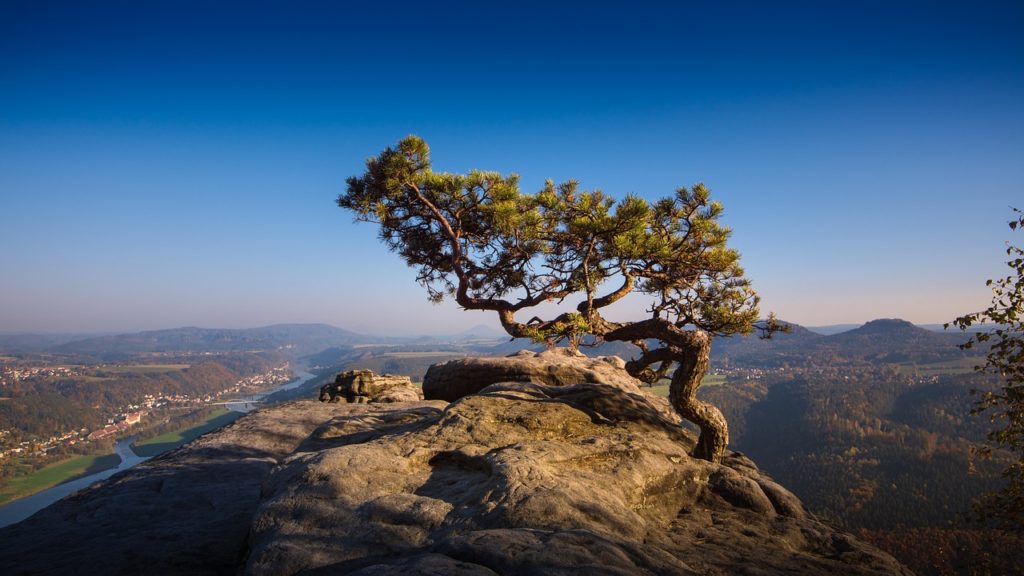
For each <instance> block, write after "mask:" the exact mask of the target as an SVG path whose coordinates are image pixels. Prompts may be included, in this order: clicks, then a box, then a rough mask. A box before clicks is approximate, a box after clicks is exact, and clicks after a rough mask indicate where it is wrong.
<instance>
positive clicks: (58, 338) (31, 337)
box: [0, 333, 97, 353]
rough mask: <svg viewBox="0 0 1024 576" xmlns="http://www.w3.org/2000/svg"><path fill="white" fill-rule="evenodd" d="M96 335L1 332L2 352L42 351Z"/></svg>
mask: <svg viewBox="0 0 1024 576" xmlns="http://www.w3.org/2000/svg"><path fill="white" fill-rule="evenodd" d="M96 336H97V335H96V334H27V333H16V334H0V352H9V353H24V352H42V351H44V350H46V349H48V348H53V347H54V346H60V345H61V344H67V343H68V342H74V341H75V340H85V339H87V338H95V337H96Z"/></svg>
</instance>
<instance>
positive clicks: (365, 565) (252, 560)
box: [0, 382, 909, 575]
mask: <svg viewBox="0 0 1024 576" xmlns="http://www.w3.org/2000/svg"><path fill="white" fill-rule="evenodd" d="M660 401H661V399H656V398H654V397H651V396H648V395H647V394H645V393H644V392H643V391H641V390H639V389H637V390H629V389H627V387H622V386H613V385H607V384H593V383H582V384H570V385H551V384H542V383H535V382H504V383H497V384H493V385H491V386H488V387H486V388H484V389H482V390H480V391H479V392H477V393H476V394H471V395H467V396H465V397H462V398H461V399H459V400H457V401H455V402H452V403H450V404H449V403H447V402H443V401H425V402H411V403H397V404H345V403H337V404H330V403H320V402H316V401H301V402H295V403H292V404H288V405H283V406H278V407H273V408H269V409H265V410H262V411H258V412H255V413H252V414H250V415H248V416H246V417H245V418H242V419H240V420H239V421H237V422H236V423H235V424H234V425H232V426H229V427H228V428H226V429H224V430H222V431H219V432H217V433H214V434H211V435H208V436H206V437H203V438H201V439H199V440H198V441H197V442H194V443H193V444H190V445H188V446H186V447H184V448H182V449H180V450H178V451H176V452H174V453H171V454H169V455H167V456H166V457H163V458H160V459H158V460H157V461H154V462H149V463H146V464H144V465H142V466H140V467H139V468H137V469H135V470H132V471H129V472H128V473H126V474H123V475H121V476H119V477H115V478H114V479H112V480H111V481H108V482H107V483H105V485H103V486H100V487H96V488H93V489H91V490H89V491H88V492H87V493H85V494H82V495H79V496H78V497H75V498H74V499H72V500H69V501H65V502H62V503H59V504H58V505H56V506H55V507H54V508H51V509H50V510H48V511H44V512H43V513H41V514H39V515H37V516H35V517H33V518H32V519H30V520H29V521H27V522H25V523H22V524H20V525H15V526H13V527H11V528H8V529H6V530H4V531H0V572H3V573H4V574H8V573H11V574H16V573H19V572H33V571H35V572H39V571H42V572H46V571H50V572H53V573H59V572H61V570H66V569H68V568H69V567H72V566H74V565H75V563H76V562H82V561H89V559H90V558H91V557H96V558H97V560H96V561H97V562H102V564H99V566H100V569H101V571H103V572H107V573H117V572H132V571H144V572H146V573H172V572H175V573H198V574H214V573H219V574H226V573H237V572H239V571H241V572H243V573H248V574H259V575H263V574H266V575H270V574H273V575H277V574H361V575H370V574H374V575H378V574H396V575H397V574H659V575H660V574H720V575H726V574H730V575H731V574H815V575H818V574H828V573H833V574H879V575H881V574H886V575H888V574H909V572H907V571H906V570H905V569H904V568H903V567H901V566H900V565H899V564H897V563H896V562H895V561H894V560H893V559H892V558H891V557H889V556H887V555H885V554H884V553H881V552H879V551H878V550H875V549H873V548H871V547H869V546H867V545H865V544H863V543H861V542H859V541H857V540H856V539H854V538H852V537H851V536H849V535H846V534H841V533H838V532H836V531H835V530H834V529H832V528H830V527H828V526H826V525H824V524H822V523H821V522H819V521H817V520H816V519H814V518H813V517H811V516H810V515H808V514H807V513H806V512H805V510H804V508H803V506H802V505H801V503H800V502H799V500H798V499H797V498H796V497H795V496H793V495H792V494H791V493H789V492H788V491H787V490H786V489H785V488H783V487H781V486H779V485H778V484H776V483H775V482H773V481H772V480H771V479H770V478H768V477H767V476H765V475H764V474H762V473H761V472H759V471H758V469H757V467H756V466H755V465H754V464H753V463H752V462H751V461H750V460H748V459H747V458H745V457H743V456H742V455H738V454H732V455H730V456H729V457H727V458H726V459H725V461H724V463H723V464H712V463H710V462H706V461H703V460H696V459H692V458H690V457H689V456H688V454H687V453H688V451H689V450H690V449H691V448H692V446H693V443H694V438H693V436H692V435H691V434H689V433H688V432H686V431H685V430H683V429H682V428H681V427H680V426H679V423H678V422H677V421H675V420H674V419H673V418H671V417H670V416H667V415H666V414H665V413H664V409H663V408H664V407H663V405H662V404H660ZM231 469H235V470H237V473H236V474H235V475H234V476H233V477H231V478H230V485H231V486H233V488H231V489H229V487H228V482H220V480H219V478H220V476H223V473H224V471H225V470H231ZM218 482H220V483H218ZM172 506H173V507H174V509H171V508H172ZM139 507H145V508H146V510H147V513H146V515H145V516H144V517H143V516H140V515H136V514H133V513H132V510H133V509H137V508H139ZM114 518H118V519H120V523H121V526H120V530H119V531H118V532H117V534H116V535H115V537H112V538H111V537H107V538H106V539H104V540H102V542H103V544H102V545H100V537H101V535H102V531H103V530H106V529H110V528H111V527H112V526H113V524H114V521H113V519H114ZM229 519H230V520H229ZM94 532H96V533H98V534H96V535H93V533H94ZM172 534H174V535H176V537H175V538H171V537H170V536H171V535H172ZM88 538H92V543H93V545H94V546H95V548H96V549H95V550H90V547H89V546H88V545H80V544H79V541H80V540H83V539H84V540H88ZM19 547H20V548H19ZM19 558H24V559H26V560H27V561H28V562H27V564H21V563H19V562H17V561H16V560H17V559H19Z"/></svg>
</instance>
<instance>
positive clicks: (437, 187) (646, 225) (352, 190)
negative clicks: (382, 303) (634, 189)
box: [338, 136, 779, 460]
mask: <svg viewBox="0 0 1024 576" xmlns="http://www.w3.org/2000/svg"><path fill="white" fill-rule="evenodd" d="M347 183H348V187H347V190H346V193H345V194H342V195H340V196H339V197H338V205H339V206H340V207H342V208H346V209H349V210H352V211H353V212H354V213H355V218H356V220H359V221H366V222H374V223H377V224H379V226H380V232H379V233H380V238H381V240H382V241H383V242H384V243H385V244H386V245H387V246H388V247H389V248H390V249H391V250H393V251H395V252H397V253H398V254H400V255H401V256H402V258H403V259H404V260H405V261H406V263H407V264H408V265H409V266H411V267H413V268H415V269H416V270H417V280H418V281H419V283H420V284H422V285H423V286H424V287H425V288H426V289H427V292H428V295H429V297H430V299H431V300H432V301H435V302H438V301H441V300H442V299H444V298H445V297H446V296H450V297H453V298H454V299H455V301H456V302H457V303H458V304H459V305H460V306H461V307H462V308H464V309H467V310H493V311H494V312H496V313H497V314H498V317H499V319H500V321H501V324H502V327H503V328H504V329H505V331H506V332H508V333H509V334H510V335H511V336H513V337H517V338H522V337H527V338H533V339H535V340H538V341H548V342H551V343H555V342H558V341H563V340H564V341H568V343H569V345H570V346H573V347H576V346H578V345H579V343H580V342H581V339H583V338H584V337H588V336H589V337H591V338H592V339H594V340H595V341H597V342H600V341H613V340H614V341H626V342H632V343H634V344H636V345H637V347H638V348H639V351H640V354H639V357H638V358H637V359H634V360H632V361H630V362H629V363H627V370H629V372H630V373H631V374H633V375H634V376H636V377H638V378H640V379H642V380H644V381H647V382H653V381H656V380H658V379H660V378H662V377H664V376H666V375H668V374H669V371H670V370H671V369H672V368H673V367H675V368H676V369H675V370H674V371H673V372H672V385H671V401H672V403H673V406H675V408H676V409H677V410H678V411H679V412H680V414H681V415H682V416H683V417H684V418H687V419H690V420H691V421H694V422H695V423H697V424H698V425H699V426H700V428H701V439H700V441H699V443H698V446H697V448H696V449H695V455H697V456H699V457H702V458H707V459H712V460H717V459H720V458H721V457H722V455H723V454H724V450H725V446H726V444H727V442H728V433H727V427H726V424H725V419H724V418H723V417H722V416H721V413H720V412H718V410H717V409H715V408H714V407H713V406H710V405H707V404H705V403H702V402H700V401H698V400H697V399H696V397H695V394H696V390H697V387H698V386H699V384H700V379H701V378H702V377H703V375H704V372H705V371H706V369H707V363H708V356H709V351H710V338H711V336H716V335H729V334H737V333H748V332H750V331H752V330H753V329H754V328H755V327H760V328H762V329H764V330H766V331H768V332H771V331H773V330H775V329H778V328H779V327H778V325H776V324H775V323H774V321H772V322H769V323H767V324H760V325H759V324H758V318H759V310H758V297H757V294H756V293H755V292H754V290H753V288H752V287H751V284H750V281H749V280H748V279H747V278H746V277H745V276H744V272H743V268H742V267H741V266H740V255H739V253H738V252H737V251H736V250H734V249H732V248H730V247H729V246H728V245H727V240H728V238H729V235H730V230H729V228H727V227H725V226H723V225H722V224H721V222H720V221H719V218H720V216H721V214H722V205H721V204H720V203H719V202H716V201H712V200H711V197H710V191H709V190H708V189H707V188H706V187H705V186H704V185H703V184H697V185H695V186H692V187H689V188H687V187H682V188H678V189H677V190H676V191H675V193H674V194H673V195H670V196H667V197H664V198H661V199H658V200H655V201H653V202H651V201H648V200H645V199H644V198H641V197H639V196H636V195H627V196H626V197H625V198H623V199H622V200H620V201H615V200H614V199H613V198H611V197H609V196H607V195H605V194H604V193H603V192H601V191H599V190H583V189H581V188H580V186H579V184H578V183H577V182H575V181H572V180H570V181H567V182H564V183H561V184H557V185H556V184H555V183H554V182H552V181H548V182H546V183H545V184H544V187H543V188H542V189H541V190H540V191H539V192H537V193H535V194H528V193H523V192H521V191H520V189H519V178H518V176H516V175H514V174H513V175H508V176H505V175H502V174H499V173H496V172H486V171H478V170H474V171H470V172H468V173H466V174H451V173H444V172H434V171H433V170H432V169H431V163H430V150H429V147H428V146H427V144H426V143H425V142H424V141H423V140H422V139H420V138H418V137H415V136H409V137H407V138H405V139H403V140H401V141H400V142H399V143H398V144H397V146H395V147H393V148H391V147H389V148H387V149H385V150H384V151H383V152H381V153H380V154H379V155H378V156H376V157H373V158H370V159H369V160H367V162H366V171H365V172H364V173H363V174H362V175H361V176H353V177H351V178H349V179H348V180H347ZM630 293H639V294H643V295H646V296H647V297H648V298H649V300H650V302H651V304H650V306H649V308H648V310H647V313H648V317H647V318H646V319H644V320H640V321H636V322H625V323H619V322H612V321H609V320H608V319H606V318H604V317H603V316H602V314H601V311H602V310H603V309H605V308H607V307H608V306H611V305H612V304H615V303H616V302H619V301H621V300H622V299H623V298H624V297H625V296H627V295H628V294H630ZM570 297H578V298H579V299H580V300H581V301H580V302H579V303H578V304H577V305H576V306H575V308H574V309H569V310H566V311H564V312H561V313H560V314H558V315H557V316H555V317H553V318H546V319H545V318H539V317H536V316H534V317H532V318H530V319H529V320H527V321H525V322H524V321H523V320H522V318H517V314H518V313H520V312H522V311H523V310H526V309H530V308H533V307H535V306H538V305H540V304H542V303H544V302H556V303H560V304H561V303H564V301H565V300H566V299H567V298H570ZM652 341H655V342H657V343H658V344H657V345H656V346H654V347H653V348H652V347H651V346H650V345H649V343H650V342H652Z"/></svg>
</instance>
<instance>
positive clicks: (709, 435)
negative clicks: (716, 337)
mask: <svg viewBox="0 0 1024 576" xmlns="http://www.w3.org/2000/svg"><path fill="white" fill-rule="evenodd" d="M691 334H692V335H693V336H692V337H691V338H688V340H690V342H689V343H690V346H687V347H685V348H683V350H682V352H683V354H680V355H678V357H677V360H678V362H679V366H678V367H677V368H676V371H675V372H674V373H673V374H672V384H671V385H670V386H669V402H671V403H672V407H673V408H675V409H676V411H677V412H679V415H680V416H682V417H683V418H685V419H687V420H689V421H690V422H693V423H694V424H696V425H697V426H699V427H700V438H698V440H697V445H696V446H695V447H694V449H693V457H694V458H701V459H703V460H710V461H711V462H721V461H722V458H723V457H725V449H726V447H727V446H728V445H729V424H728V422H727V421H726V420H725V416H724V415H722V412H721V411H720V410H719V409H718V408H715V407H714V406H712V405H711V404H708V403H707V402H704V401H701V400H698V399H697V388H698V387H699V386H700V381H701V380H702V379H703V378H704V374H705V373H706V372H707V370H708V361H709V359H710V357H711V338H710V337H709V336H708V335H707V333H706V332H701V331H696V332H692V333H691Z"/></svg>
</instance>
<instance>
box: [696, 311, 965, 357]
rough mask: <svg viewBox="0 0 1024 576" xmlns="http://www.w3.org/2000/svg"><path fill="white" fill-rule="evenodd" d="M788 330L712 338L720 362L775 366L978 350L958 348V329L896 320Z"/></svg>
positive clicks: (959, 354) (793, 326)
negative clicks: (834, 330) (830, 330)
mask: <svg viewBox="0 0 1024 576" xmlns="http://www.w3.org/2000/svg"><path fill="white" fill-rule="evenodd" d="M790 327H791V331H790V332H789V333H783V334H775V335H774V336H773V337H772V338H771V339H768V340H764V339H761V338H758V337H757V336H756V335H751V336H743V337H731V338H716V339H715V341H714V344H713V345H712V349H711V354H712V359H713V362H714V363H715V364H716V365H718V366H737V367H762V368H777V367H782V366H795V367H798V366H809V365H822V364H831V365H865V364H872V365H879V364H901V363H930V362H942V361H950V360H956V359H959V358H964V357H966V356H968V355H971V354H973V355H979V354H981V351H979V350H972V351H963V350H960V349H959V348H958V345H959V344H962V343H963V342H965V341H966V340H967V338H966V337H965V336H964V335H963V334H960V333H955V332H951V333H941V332H932V331H929V330H925V329H924V328H920V327H918V326H915V325H913V324H911V323H910V322H907V321H906V320H899V319H880V320H872V321H871V322H868V323H867V324H864V325H863V326H860V327H859V328H855V329H853V330H849V331H846V332H840V333H838V334H833V335H830V336H824V335H821V334H817V333H815V332H811V331H810V330H808V329H806V328H804V327H802V326H799V325H796V324H790Z"/></svg>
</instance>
